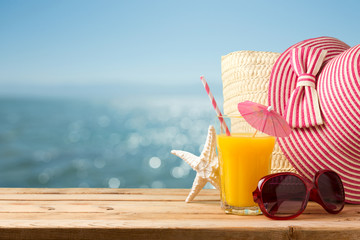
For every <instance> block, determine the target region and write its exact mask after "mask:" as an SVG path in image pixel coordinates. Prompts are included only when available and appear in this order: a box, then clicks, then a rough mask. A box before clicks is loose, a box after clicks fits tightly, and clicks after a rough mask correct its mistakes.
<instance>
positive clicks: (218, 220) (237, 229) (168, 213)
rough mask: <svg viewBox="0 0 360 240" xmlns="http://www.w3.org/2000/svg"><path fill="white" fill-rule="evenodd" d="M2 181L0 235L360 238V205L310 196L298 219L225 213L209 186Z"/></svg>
mask: <svg viewBox="0 0 360 240" xmlns="http://www.w3.org/2000/svg"><path fill="white" fill-rule="evenodd" d="M188 192H189V190H188V189H24V188H18V189H16V188H0V239H40V240H41V239H156V240H159V239H175V240H176V239H210V240H211V239H216V240H221V239H316V240H319V239H360V206H359V205H349V204H348V205H346V206H345V208H344V210H343V211H342V212H341V213H340V214H336V215H332V214H328V213H327V212H325V210H323V209H322V207H321V206H320V205H317V204H315V203H309V205H308V207H307V209H306V210H305V212H304V213H303V214H302V215H301V216H299V217H298V218H296V219H294V220H289V221H274V220H270V219H268V218H266V217H264V216H235V215H227V214H225V213H224V212H223V210H222V209H221V208H220V204H219V193H218V191H216V190H209V189H204V190H202V192H201V193H200V195H199V196H197V197H196V199H195V201H194V202H192V203H185V202H184V200H185V198H186V196H187V194H188Z"/></svg>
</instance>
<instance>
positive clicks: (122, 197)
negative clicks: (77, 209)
mask: <svg viewBox="0 0 360 240" xmlns="http://www.w3.org/2000/svg"><path fill="white" fill-rule="evenodd" d="M6 190H9V191H6ZM189 191H190V190H188V189H166V190H164V189H154V190H151V189H125V190H123V189H109V190H106V191H105V190H102V189H91V188H87V189H86V188H85V189H81V188H80V189H69V190H68V191H67V189H29V191H26V189H6V188H1V189H0V201H2V200H26V201H28V200H32V201H63V200H76V201H96V200H102V201H144V200H146V201H158V202H159V201H181V202H183V201H185V199H186V197H187V195H188V194H189ZM203 191H204V193H202V194H201V195H199V196H198V197H196V200H197V201H216V200H219V199H220V196H219V192H218V191H217V190H212V189H204V190H203ZM104 192H105V193H104Z"/></svg>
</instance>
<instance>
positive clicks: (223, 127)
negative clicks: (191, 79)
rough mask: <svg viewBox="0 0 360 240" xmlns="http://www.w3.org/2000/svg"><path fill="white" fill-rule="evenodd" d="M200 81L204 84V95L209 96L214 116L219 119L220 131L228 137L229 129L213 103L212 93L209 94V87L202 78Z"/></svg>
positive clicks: (214, 102) (202, 77)
mask: <svg viewBox="0 0 360 240" xmlns="http://www.w3.org/2000/svg"><path fill="white" fill-rule="evenodd" d="M200 79H201V81H202V83H203V84H204V87H205V90H206V93H207V94H208V96H209V98H210V101H211V103H212V105H213V107H214V109H215V111H216V114H217V116H218V118H219V121H220V124H221V128H222V130H223V131H225V132H226V135H227V136H230V131H229V128H228V126H227V125H226V123H225V121H224V118H223V117H222V114H221V112H220V109H219V107H218V105H217V104H216V101H215V98H214V96H213V95H212V93H211V92H210V88H209V85H208V84H207V82H206V80H205V78H204V76H201V77H200Z"/></svg>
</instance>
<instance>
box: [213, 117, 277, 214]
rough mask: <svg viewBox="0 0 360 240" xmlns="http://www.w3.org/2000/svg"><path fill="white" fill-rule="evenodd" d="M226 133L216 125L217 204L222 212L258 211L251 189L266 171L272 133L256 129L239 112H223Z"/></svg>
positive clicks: (272, 141) (268, 170)
mask: <svg viewBox="0 0 360 240" xmlns="http://www.w3.org/2000/svg"><path fill="white" fill-rule="evenodd" d="M223 118H224V120H225V121H226V123H227V126H228V127H229V130H230V133H231V135H230V136H227V135H226V134H225V132H223V131H222V130H221V128H220V127H217V128H218V130H217V137H216V140H217V150H218V156H219V164H220V181H221V206H222V208H223V209H224V210H225V212H226V213H232V214H238V215H258V214H261V211H260V208H259V207H258V205H257V204H256V203H255V202H254V201H253V196H252V192H253V191H254V190H255V188H256V186H257V184H258V181H259V180H260V178H262V177H263V176H265V175H268V174H269V173H270V164H271V155H272V151H273V148H274V145H275V137H272V136H269V135H266V134H264V133H261V132H257V131H256V130H255V129H254V128H252V127H251V126H250V125H249V124H248V123H247V122H246V121H245V120H244V119H243V118H241V117H240V116H231V117H230V116H223Z"/></svg>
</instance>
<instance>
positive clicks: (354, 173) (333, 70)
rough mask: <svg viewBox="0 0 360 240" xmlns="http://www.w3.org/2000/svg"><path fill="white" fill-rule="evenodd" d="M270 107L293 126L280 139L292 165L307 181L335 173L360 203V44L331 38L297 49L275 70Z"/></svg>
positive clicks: (347, 192) (304, 43)
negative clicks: (321, 173) (323, 173)
mask: <svg viewBox="0 0 360 240" xmlns="http://www.w3.org/2000/svg"><path fill="white" fill-rule="evenodd" d="M268 104H269V105H272V106H273V107H274V110H275V111H277V112H279V113H280V114H282V115H283V116H284V117H285V118H286V119H287V121H288V123H289V124H290V125H291V126H292V127H293V128H294V131H293V133H292V134H291V135H290V137H288V138H282V139H279V141H278V142H279V145H280V147H281V149H282V151H283V153H284V154H285V155H286V157H287V159H288V160H289V161H290V163H291V164H292V166H293V167H294V168H295V169H296V170H297V171H298V172H299V173H300V174H302V175H303V176H305V177H307V178H308V179H311V178H312V177H313V176H314V174H315V172H316V171H317V170H319V169H324V168H326V169H332V170H334V171H336V172H337V173H338V174H339V175H340V176H341V179H342V181H343V183H344V188H345V195H346V197H345V198H346V201H347V202H349V203H357V204H360V45H357V46H355V47H352V48H350V47H349V46H348V45H346V44H345V43H343V42H341V41H340V40H338V39H335V38H331V37H320V38H314V39H308V40H305V41H302V42H300V43H297V44H295V45H293V46H292V47H290V48H289V49H287V50H286V51H285V52H284V53H282V54H281V56H280V57H279V58H278V59H277V61H276V63H275V65H274V67H273V69H272V72H271V76H270V83H269V97H268Z"/></svg>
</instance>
